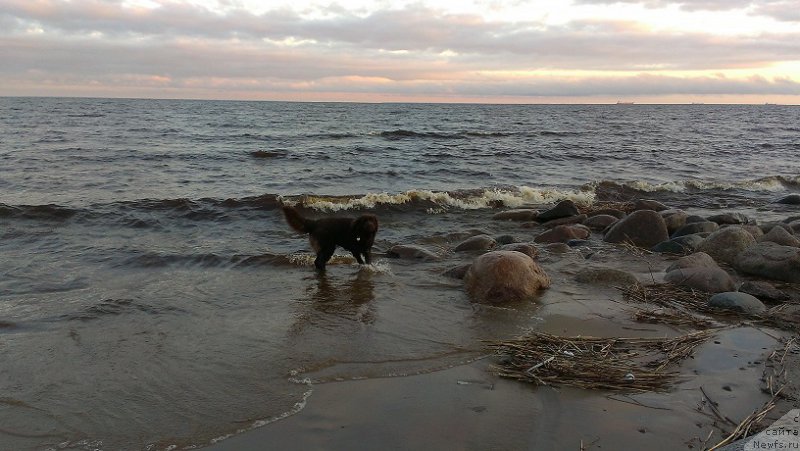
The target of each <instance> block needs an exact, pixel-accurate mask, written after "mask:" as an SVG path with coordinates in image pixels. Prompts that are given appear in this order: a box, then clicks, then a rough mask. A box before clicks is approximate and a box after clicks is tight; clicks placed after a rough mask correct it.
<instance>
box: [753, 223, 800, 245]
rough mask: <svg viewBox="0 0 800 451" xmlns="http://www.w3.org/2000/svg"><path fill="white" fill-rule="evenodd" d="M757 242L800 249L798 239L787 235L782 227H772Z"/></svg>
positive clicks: (789, 234) (799, 240)
mask: <svg viewBox="0 0 800 451" xmlns="http://www.w3.org/2000/svg"><path fill="white" fill-rule="evenodd" d="M758 241H759V242H764V241H770V242H772V243H777V244H780V245H781V246H793V247H800V239H797V237H796V236H794V235H793V234H791V233H789V232H788V231H787V230H786V229H785V228H783V227H773V228H772V229H771V230H770V231H769V232H768V233H766V234H764V235H763V236H762V237H760V238H759V239H758Z"/></svg>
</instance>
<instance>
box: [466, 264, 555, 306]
mask: <svg viewBox="0 0 800 451" xmlns="http://www.w3.org/2000/svg"><path fill="white" fill-rule="evenodd" d="M464 286H465V287H466V290H467V294H469V296H470V298H471V299H472V300H473V301H475V302H482V303H489V304H499V303H504V302H513V301H523V300H529V299H533V298H534V297H535V296H536V295H537V294H538V292H539V290H542V289H544V288H548V287H550V277H548V276H547V274H545V272H544V270H543V269H542V268H541V267H540V266H539V265H538V264H537V263H536V262H535V261H533V259H532V258H530V257H528V256H527V255H525V254H523V253H521V252H515V251H492V252H487V253H485V254H483V255H481V256H480V257H478V258H476V259H475V261H474V262H473V263H472V266H470V268H469V270H468V271H467V274H466V276H465V277H464Z"/></svg>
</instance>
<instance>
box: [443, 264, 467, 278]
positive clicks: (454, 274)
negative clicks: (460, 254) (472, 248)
mask: <svg viewBox="0 0 800 451" xmlns="http://www.w3.org/2000/svg"><path fill="white" fill-rule="evenodd" d="M470 266H472V263H465V264H463V265H458V266H454V267H452V268H450V269H447V270H446V271H445V272H443V273H442V275H443V276H445V277H450V278H452V279H463V278H464V276H466V275H467V271H468V270H469V267H470Z"/></svg>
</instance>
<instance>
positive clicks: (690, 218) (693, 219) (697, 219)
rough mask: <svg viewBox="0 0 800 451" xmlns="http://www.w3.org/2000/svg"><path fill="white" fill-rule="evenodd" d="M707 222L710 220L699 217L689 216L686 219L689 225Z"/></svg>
mask: <svg viewBox="0 0 800 451" xmlns="http://www.w3.org/2000/svg"><path fill="white" fill-rule="evenodd" d="M707 221H708V219H706V218H704V217H702V216H698V215H689V216H687V217H686V223H687V224H693V223H695V222H707Z"/></svg>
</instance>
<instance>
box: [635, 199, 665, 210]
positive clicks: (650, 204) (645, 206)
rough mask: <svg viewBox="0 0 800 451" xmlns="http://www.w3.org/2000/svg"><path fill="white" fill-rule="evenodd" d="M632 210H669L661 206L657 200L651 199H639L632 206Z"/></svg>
mask: <svg viewBox="0 0 800 451" xmlns="http://www.w3.org/2000/svg"><path fill="white" fill-rule="evenodd" d="M633 209H634V210H653V211H664V210H669V207H667V206H666V205H664V204H662V203H661V202H659V201H657V200H652V199H639V200H637V201H636V202H635V203H634V204H633Z"/></svg>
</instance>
